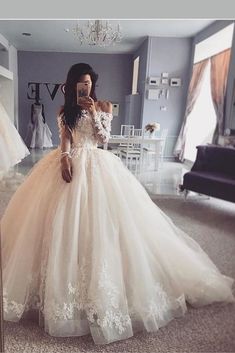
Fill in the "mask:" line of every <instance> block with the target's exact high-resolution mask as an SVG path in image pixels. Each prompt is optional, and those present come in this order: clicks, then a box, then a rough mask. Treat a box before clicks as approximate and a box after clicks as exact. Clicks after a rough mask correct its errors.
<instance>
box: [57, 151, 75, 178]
mask: <svg viewBox="0 0 235 353" xmlns="http://www.w3.org/2000/svg"><path fill="white" fill-rule="evenodd" d="M60 169H61V174H62V178H63V179H64V181H66V183H70V182H71V181H72V175H73V170H72V161H71V158H69V157H68V156H64V157H63V158H61V161H60Z"/></svg>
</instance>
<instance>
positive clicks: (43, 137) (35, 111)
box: [25, 103, 53, 149]
mask: <svg viewBox="0 0 235 353" xmlns="http://www.w3.org/2000/svg"><path fill="white" fill-rule="evenodd" d="M42 109H43V105H42V104H36V103H33V104H32V121H31V120H30V122H29V124H28V128H27V134H26V137H25V142H26V144H27V146H28V147H29V148H40V149H43V148H50V147H53V144H52V139H51V137H52V133H51V130H50V128H49V126H48V125H47V123H46V122H44V118H43V115H42Z"/></svg>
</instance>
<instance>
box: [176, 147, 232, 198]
mask: <svg viewBox="0 0 235 353" xmlns="http://www.w3.org/2000/svg"><path fill="white" fill-rule="evenodd" d="M180 190H181V191H185V192H186V193H187V191H189V190H191V191H194V192H197V193H200V194H205V195H208V196H212V197H216V198H219V199H223V200H227V201H231V202H235V148H234V147H222V146H219V145H200V146H197V156H196V160H195V163H194V164H193V166H192V169H191V171H190V172H187V173H185V174H184V176H183V184H182V185H180Z"/></svg>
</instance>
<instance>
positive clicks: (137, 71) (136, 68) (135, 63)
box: [132, 56, 140, 94]
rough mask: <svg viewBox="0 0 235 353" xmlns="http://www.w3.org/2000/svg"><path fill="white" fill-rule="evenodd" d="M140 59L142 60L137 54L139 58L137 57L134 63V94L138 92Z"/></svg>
mask: <svg viewBox="0 0 235 353" xmlns="http://www.w3.org/2000/svg"><path fill="white" fill-rule="evenodd" d="M139 60H140V57H139V56H137V58H135V60H134V64H133V78H132V94H136V93H137V86H138V74H139Z"/></svg>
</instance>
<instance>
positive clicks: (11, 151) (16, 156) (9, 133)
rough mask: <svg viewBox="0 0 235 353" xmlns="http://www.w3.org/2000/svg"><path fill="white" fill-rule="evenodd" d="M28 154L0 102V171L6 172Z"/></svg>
mask: <svg viewBox="0 0 235 353" xmlns="http://www.w3.org/2000/svg"><path fill="white" fill-rule="evenodd" d="M28 155H29V150H28V148H27V147H26V145H25V144H24V142H23V140H22V138H21V136H20V135H19V133H18V131H17V129H16V128H15V126H14V124H13V123H12V122H11V120H10V117H9V116H8V114H7V111H6V109H5V108H4V106H3V104H2V103H1V102H0V172H4V173H5V172H7V171H8V170H9V169H10V168H11V167H13V166H14V165H16V164H17V163H19V162H20V161H21V160H22V159H23V158H25V157H26V156H28Z"/></svg>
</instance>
